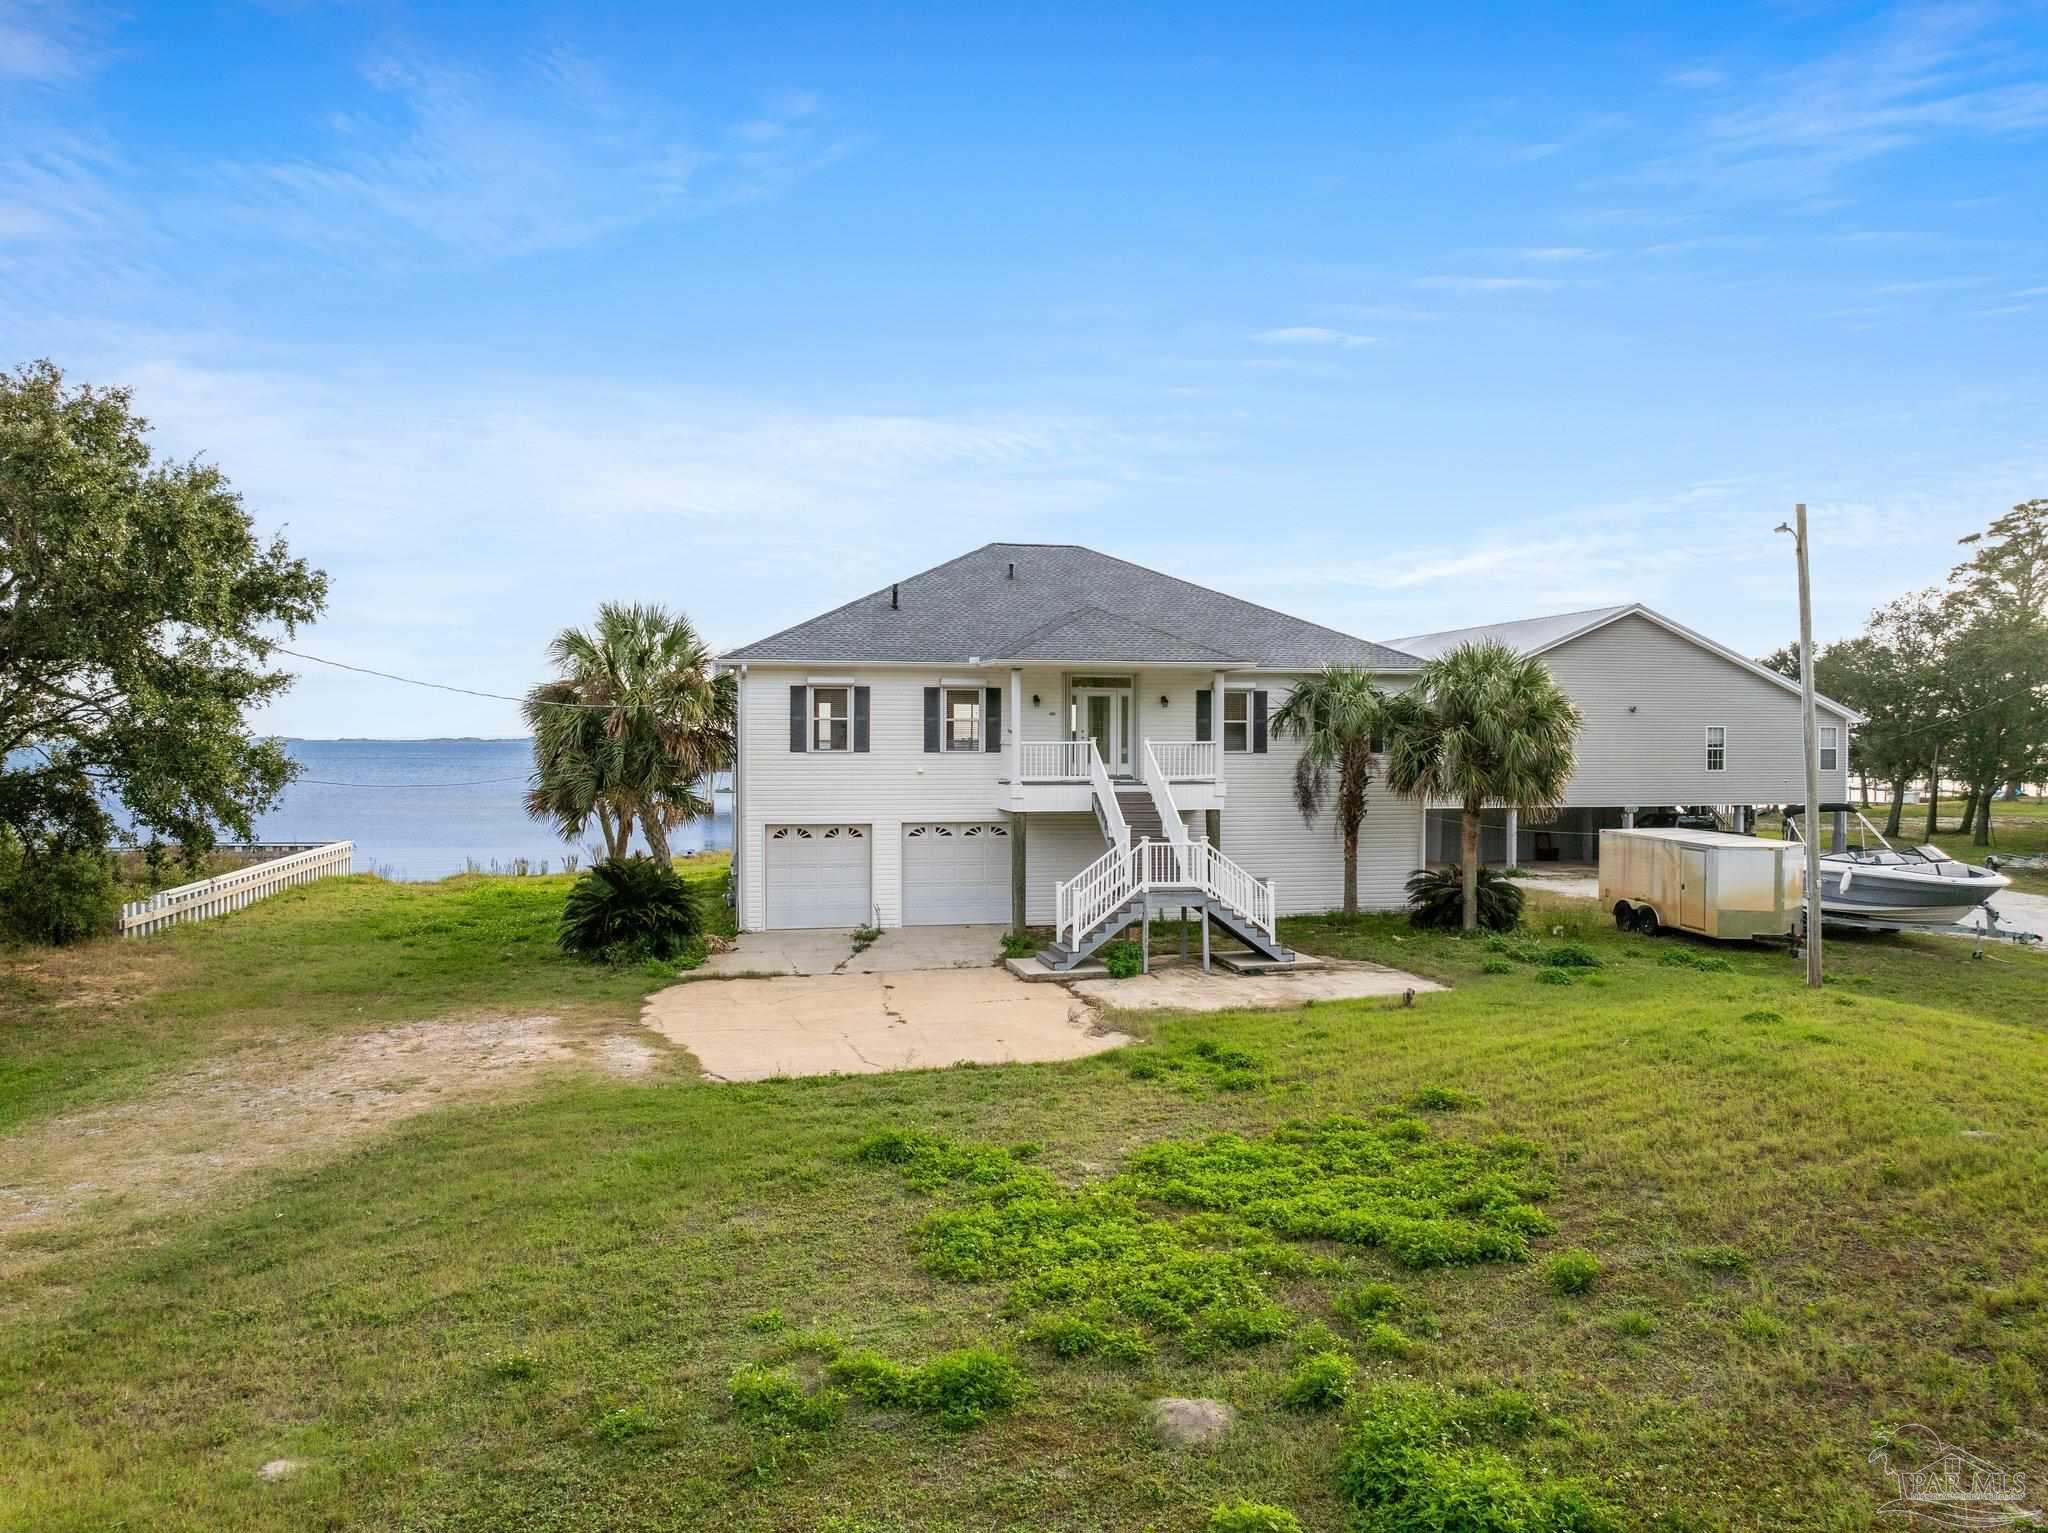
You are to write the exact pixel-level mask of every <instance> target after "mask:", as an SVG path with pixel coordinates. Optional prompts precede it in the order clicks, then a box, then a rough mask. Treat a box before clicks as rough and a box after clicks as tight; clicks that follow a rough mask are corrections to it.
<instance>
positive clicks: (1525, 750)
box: [1387, 639, 1580, 931]
mask: <svg viewBox="0 0 2048 1533" xmlns="http://www.w3.org/2000/svg"><path fill="white" fill-rule="evenodd" d="M1390 714H1391V718H1390V730H1389V735H1388V745H1387V781H1388V783H1389V785H1390V786H1392V787H1393V789H1394V790H1395V791H1396V792H1397V793H1403V794H1407V795H1409V796H1411V797H1415V798H1420V799H1422V800H1424V801H1425V802H1427V801H1428V800H1430V799H1448V800H1450V801H1451V802H1452V803H1455V804H1457V805H1458V806H1459V807H1460V809H1461V811H1462V813H1463V823H1462V825H1461V837H1460V842H1461V847H1462V850H1461V852H1460V855H1459V863H1460V866H1461V868H1462V869H1463V874H1464V885H1465V901H1464V904H1465V910H1464V916H1465V929H1466V930H1467V931H1471V930H1473V929H1474V928H1475V927H1476V926H1477V925H1478V921H1479V816H1480V813H1481V811H1482V810H1483V809H1485V807H1486V806H1487V805H1489V804H1500V805H1506V806H1508V807H1510V808H1515V809H1522V810H1530V811H1544V810H1550V809H1555V808H1557V807H1558V806H1559V805H1560V804H1562V803H1563V801H1564V794H1565V789H1566V787H1567V786H1568V785H1569V784H1570V782H1571V778H1572V773H1573V771H1574V770H1575V769H1576V766H1577V760H1578V757H1577V749H1578V736H1579V722H1580V719H1579V710H1578V706H1577V705H1576V704H1575V703H1573V702H1572V700H1571V698H1570V697H1569V696H1568V695H1567V694H1566V692H1565V690H1564V688H1563V687H1561V686H1559V685H1558V682H1557V678H1556V677H1555V676H1553V675H1551V673H1550V667H1549V666H1547V665H1545V664H1544V663H1543V662H1542V660H1540V659H1538V658H1536V657H1534V656H1531V655H1522V654H1518V653H1517V652H1516V651H1514V650H1513V649H1510V648H1509V647H1508V646H1507V645H1505V644H1502V643H1501V642H1500V641H1499V640H1497V639H1482V640H1479V641H1477V642H1475V643H1471V644H1460V645H1459V646H1457V648H1455V649H1451V650H1446V651H1445V652H1444V653H1443V654H1441V655H1439V656H1437V657H1436V658H1435V659H1434V660H1431V661H1429V662H1428V663H1427V664H1425V665H1424V666H1423V668H1422V671H1421V673H1420V674H1419V675H1418V676H1417V677H1416V679H1415V684H1414V685H1413V686H1412V687H1410V688H1409V689H1408V690H1407V691H1406V692H1403V693H1401V694H1400V695H1399V696H1398V697H1396V698H1394V699H1393V701H1392V703H1391V705H1390ZM1513 854H1514V849H1513V848H1512V847H1510V848H1509V860H1510V861H1512V860H1513Z"/></svg>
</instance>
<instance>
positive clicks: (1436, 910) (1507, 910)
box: [1408, 862, 1522, 932]
mask: <svg viewBox="0 0 2048 1533" xmlns="http://www.w3.org/2000/svg"><path fill="white" fill-rule="evenodd" d="M1521 919H1522V891H1521V888H1520V886H1519V885H1517V884H1516V883H1515V882H1514V880H1513V879H1510V878H1507V877H1504V876H1503V875H1502V874H1500V873H1499V872H1497V871H1496V870H1495V869H1493V868H1481V869H1480V870H1479V925H1480V927H1481V928H1482V929H1483V930H1485V931H1492V932H1505V931H1513V930H1514V929H1515V924H1516V923H1517V922H1518V921H1520V920H1521ZM1408 924H1409V925H1410V926H1413V927H1417V928H1420V929H1422V930H1426V931H1457V930H1459V929H1460V928H1462V927H1463V926H1464V924H1465V874H1464V871H1463V870H1462V869H1461V868H1460V867H1459V866H1458V865H1457V864H1456V863H1455V862H1454V863H1451V864H1450V865H1449V866H1447V867H1441V868H1420V869H1418V870H1417V871H1415V872H1413V873H1411V874H1409V875H1408Z"/></svg>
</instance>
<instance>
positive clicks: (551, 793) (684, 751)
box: [524, 602, 738, 864]
mask: <svg viewBox="0 0 2048 1533" xmlns="http://www.w3.org/2000/svg"><path fill="white" fill-rule="evenodd" d="M548 658H549V660H550V661H551V662H552V663H553V665H554V667H555V670H556V672H557V676H556V679H555V680H553V681H550V682H545V683H543V684H542V685H540V686H538V687H535V688H534V689H533V690H532V691H530V692H529V693H528V694H527V697H526V702H525V707H524V712H525V715H526V721H527V725H528V727H529V728H531V729H532V731H533V742H534V779H533V787H532V789H531V790H530V791H529V792H528V794H527V800H526V803H527V812H528V813H529V814H531V815H532V816H533V817H534V818H536V819H543V820H548V821H551V822H552V823H554V824H556V825H557V826H559V827H560V828H561V829H562V831H563V833H564V834H565V835H575V834H578V833H580V832H581V831H582V830H583V828H584V826H585V825H587V824H588V823H589V822H590V820H592V819H595V820H597V822H598V824H599V827H600V828H601V829H602V831H603V832H604V837H605V849H606V852H607V854H608V855H610V856H614V857H617V856H623V855H624V854H625V850H626V845H627V843H628V841H629V840H630V839H631V836H632V832H633V829H634V827H635V826H636V825H637V826H638V827H639V830H640V833H641V835H642V836H643V837H645V839H646V841H647V848H648V850H649V852H651V853H652V854H653V856H654V859H655V860H656V861H657V862H660V863H662V864H666V863H667V862H668V861H669V851H668V833H669V832H670V831H671V830H673V829H675V828H676V827H677V826H679V825H683V824H686V823H688V822H689V821H690V820H693V819H702V818H705V817H707V816H709V815H710V814H711V813H712V812H713V804H712V802H711V799H710V798H709V797H708V796H707V793H708V780H709V779H710V778H711V777H712V776H713V774H715V773H717V772H720V771H723V770H725V769H727V768H729V767H730V766H731V765H732V762H733V742H734V733H735V725H736V719H737V713H738V693H737V688H736V684H735V680H734V678H733V677H731V676H714V675H713V674H712V655H711V651H710V649H709V648H708V647H707V646H706V645H705V644H704V642H703V640H702V639H700V638H699V637H698V636H697V631H696V629H695V628H693V627H692V626H691V624H690V621H689V619H688V618H686V617H684V616H682V615H681V614H680V613H671V612H669V611H667V610H666V609H665V608H662V607H659V606H653V605H644V604H639V603H622V602H606V603H605V604H604V605H602V606H601V607H599V608H598V612H597V621H596V622H595V623H594V624H593V625H592V626H591V627H590V628H589V629H588V630H585V629H581V628H565V629H563V630H562V632H561V633H559V634H558V635H556V637H555V641H554V643H552V644H551V645H549V646H548ZM564 704H572V705H574V706H563V705H564Z"/></svg>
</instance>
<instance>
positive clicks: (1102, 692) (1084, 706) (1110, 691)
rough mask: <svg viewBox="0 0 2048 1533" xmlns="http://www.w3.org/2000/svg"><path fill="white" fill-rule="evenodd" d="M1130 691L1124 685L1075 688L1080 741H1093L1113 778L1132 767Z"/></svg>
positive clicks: (1127, 772) (1077, 736)
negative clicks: (1117, 686) (1118, 686)
mask: <svg viewBox="0 0 2048 1533" xmlns="http://www.w3.org/2000/svg"><path fill="white" fill-rule="evenodd" d="M1130 708H1131V694H1130V692H1129V691H1128V690H1126V689H1123V688H1110V687H1077V688H1076V689H1075V691H1074V712H1075V731H1074V738H1075V739H1077V740H1093V741H1094V742H1095V749H1096V751H1097V752H1098V753H1100V755H1101V757H1102V760H1103V764H1104V765H1105V766H1107V767H1108V768H1109V771H1110V775H1111V776H1113V777H1123V776H1128V775H1129V773H1130V770H1131V744H1130V742H1131V727H1130V724H1131V717H1130Z"/></svg>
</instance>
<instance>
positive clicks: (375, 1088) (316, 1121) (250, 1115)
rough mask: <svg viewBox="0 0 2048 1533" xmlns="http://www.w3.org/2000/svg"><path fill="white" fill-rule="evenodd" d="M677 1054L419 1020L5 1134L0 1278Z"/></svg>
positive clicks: (558, 1032)
mask: <svg viewBox="0 0 2048 1533" xmlns="http://www.w3.org/2000/svg"><path fill="white" fill-rule="evenodd" d="M665 1052H666V1049H665V1047H664V1045H662V1044H661V1042H660V1041H659V1040H658V1039H656V1038H655V1037H653V1035H651V1034H648V1033H645V1032H639V1031H638V1030H635V1031H634V1032H630V1033H622V1032H617V1031H612V1032H593V1031H591V1030H589V1029H588V1028H584V1029H573V1028H571V1027H569V1026H567V1025H565V1024H564V1023H562V1022H561V1021H560V1020H558V1019H557V1018H555V1017H553V1016H546V1015H535V1016H486V1017H465V1018H446V1019H442V1020H439V1021H433V1022H408V1023H404V1024H401V1025H400V1026H397V1027H389V1028H382V1029H380V1030H378V1031H376V1032H369V1033H358V1034H355V1035H353V1036H350V1037H344V1038H340V1039H322V1040H321V1041H320V1043H319V1044H317V1045H315V1046H313V1047H310V1048H308V1047H306V1046H304V1045H303V1044H297V1043H291V1044H287V1043H285V1042H283V1041H279V1042H276V1043H273V1044H270V1045H267V1046H259V1047H252V1048H248V1049H242V1050H238V1051H237V1052H236V1053H234V1054H233V1055H231V1056H230V1057H228V1058H226V1059H222V1060H216V1061H213V1062H211V1063H208V1064H205V1065H202V1066H200V1067H198V1068H196V1069H193V1070H190V1071H187V1072H185V1073H184V1074H182V1075H179V1076H175V1077H172V1078H171V1079H170V1080H168V1081H167V1082H165V1083H164V1084H163V1085H162V1086H160V1087H158V1088H157V1089H155V1090H153V1091H151V1092H150V1093H149V1094H148V1095H147V1096H144V1097H141V1098H139V1099H137V1100H135V1101H132V1102H122V1103H119V1104H117V1105H115V1106H112V1107H99V1108H93V1109H90V1110H88V1111H85V1112H78V1113H71V1114H68V1115H66V1116H64V1117H60V1118H53V1119H50V1120H48V1121H46V1122H42V1123H38V1124H35V1125H33V1126H32V1127H30V1128H28V1129H25V1130H24V1131H22V1132H21V1133H19V1134H14V1135H10V1136H8V1137H6V1138H0V1279H4V1278H7V1277H11V1276H15V1275H17V1274H19V1273H20V1272H21V1271H23V1270H25V1269H26V1268H28V1267H31V1266H34V1265H37V1264H38V1263H39V1262H41V1261H42V1260H44V1259H45V1258H46V1255H47V1252H46V1250H44V1249H43V1248H42V1246H41V1243H40V1242H39V1241H38V1239H37V1235H38V1233H39V1232H41V1231H44V1230H46V1229H48V1228H49V1227H51V1226H53V1225H57V1224H61V1223H64V1222H67V1221H69V1220H72V1219H75V1218H77V1217H78V1216H80V1215H81V1214H85V1213H87V1212H88V1211H93V1210H96V1209H106V1210H112V1211H116V1212H118V1213H120V1214H122V1215H126V1216H134V1217H140V1216H144V1215H149V1214H154V1213H159V1212H162V1211H164V1210H167V1209H170V1208H175V1207H177V1206H179V1205H181V1204H189V1203H193V1202H196V1201H198V1200H200V1199H203V1198H206V1197H208V1196H211V1195H213V1194H215V1193H217V1192H218V1191H219V1190H220V1189H221V1188H222V1187H223V1186H224V1184H226V1183H227V1182H228V1181H230V1180H231V1179H232V1178H234V1177H236V1176H239V1175H241V1174H242V1173H244V1172H248V1171H252V1170H256V1169H259V1168H265V1167H279V1166H287V1165H310V1164H317V1163H319V1162H321V1161H323V1160H328V1159H332V1158H333V1157H334V1156H335V1155H336V1154H338V1153H340V1152H341V1151H342V1150H344V1149H346V1148H347V1147H349V1146H350V1145H351V1144H353V1143H354V1142H355V1141H358V1140H361V1139H364V1138H367V1137H368V1136H370V1135H372V1134H374V1133H377V1132H379V1131H381V1130H383V1129H386V1128H389V1127H390V1126H391V1125H392V1124H395V1123H398V1122H400V1121H402V1120H403V1119H406V1118H410V1117H412V1116H414V1115H415V1114H418V1113H422V1112H427V1111H430V1110H431V1109H433V1108H436V1107H442V1106H446V1105H449V1104H451V1103H455V1102H460V1101H463V1100H466V1099H469V1098H472V1097H477V1096H482V1095H485V1094H488V1093H490V1092H494V1091H502V1090H505V1089H507V1088H509V1087H511V1086H514V1085H517V1084H519V1083H522V1082H524V1081H527V1080H529V1079H531V1078H532V1077H533V1076H535V1075H536V1074H537V1073H539V1072H540V1071H542V1070H545V1069H549V1068H553V1067H560V1066H577V1065H581V1066H583V1067H586V1068H594V1069H597V1070H600V1071H603V1072H605V1073H608V1074H613V1075H626V1076H638V1075H645V1074H647V1073H648V1072H649V1071H651V1070H652V1069H653V1068H654V1066H655V1065H656V1064H657V1063H658V1062H659V1061H660V1059H661V1058H662V1056H663V1054H664V1053H665ZM107 1200H114V1201H111V1202H109V1201H107Z"/></svg>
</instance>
